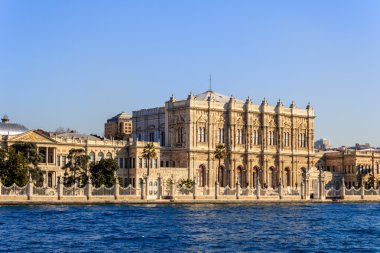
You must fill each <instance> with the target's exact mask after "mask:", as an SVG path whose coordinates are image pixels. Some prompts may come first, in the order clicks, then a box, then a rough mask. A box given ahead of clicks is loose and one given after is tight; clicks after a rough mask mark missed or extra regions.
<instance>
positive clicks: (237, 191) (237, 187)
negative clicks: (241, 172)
mask: <svg viewBox="0 0 380 253" xmlns="http://www.w3.org/2000/svg"><path fill="white" fill-rule="evenodd" d="M236 199H240V183H239V180H237V181H236Z"/></svg>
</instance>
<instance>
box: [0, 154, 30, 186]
mask: <svg viewBox="0 0 380 253" xmlns="http://www.w3.org/2000/svg"><path fill="white" fill-rule="evenodd" d="M1 156H2V158H1V167H0V177H1V181H2V183H3V184H4V185H5V186H8V187H9V186H11V185H12V184H16V185H18V186H20V187H22V186H25V185H26V183H27V182H28V161H27V159H26V158H25V157H24V156H23V155H22V154H18V153H17V152H16V151H15V150H14V149H13V148H9V150H8V152H6V153H5V152H2V154H1Z"/></svg>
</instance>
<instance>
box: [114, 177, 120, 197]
mask: <svg viewBox="0 0 380 253" xmlns="http://www.w3.org/2000/svg"><path fill="white" fill-rule="evenodd" d="M114 195H115V200H118V199H119V196H120V183H119V178H118V177H117V176H116V181H115V188H114Z"/></svg>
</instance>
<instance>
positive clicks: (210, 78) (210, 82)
mask: <svg viewBox="0 0 380 253" xmlns="http://www.w3.org/2000/svg"><path fill="white" fill-rule="evenodd" d="M209 91H212V89H211V74H210V89H209Z"/></svg>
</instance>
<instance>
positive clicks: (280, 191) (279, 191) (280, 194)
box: [278, 182, 283, 199]
mask: <svg viewBox="0 0 380 253" xmlns="http://www.w3.org/2000/svg"><path fill="white" fill-rule="evenodd" d="M282 194H283V191H282V184H281V182H280V183H279V184H278V196H279V197H280V199H282V197H283V196H282Z"/></svg>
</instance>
